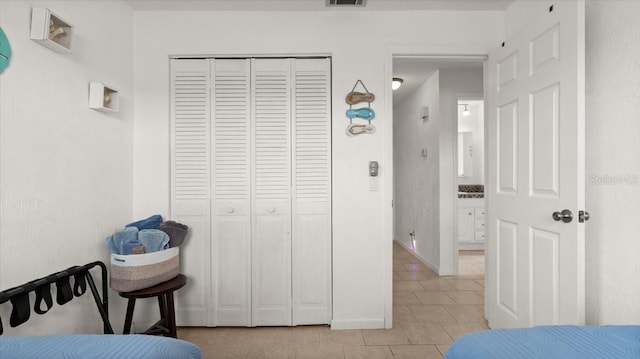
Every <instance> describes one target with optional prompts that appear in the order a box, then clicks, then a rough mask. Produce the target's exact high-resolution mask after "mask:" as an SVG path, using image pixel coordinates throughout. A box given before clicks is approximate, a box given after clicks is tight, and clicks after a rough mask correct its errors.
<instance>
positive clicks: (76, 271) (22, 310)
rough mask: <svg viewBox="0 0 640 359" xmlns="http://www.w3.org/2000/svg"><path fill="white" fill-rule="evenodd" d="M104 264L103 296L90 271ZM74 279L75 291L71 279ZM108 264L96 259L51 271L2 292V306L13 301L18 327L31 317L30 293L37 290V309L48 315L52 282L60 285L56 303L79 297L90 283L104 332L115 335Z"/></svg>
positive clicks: (39, 312)
mask: <svg viewBox="0 0 640 359" xmlns="http://www.w3.org/2000/svg"><path fill="white" fill-rule="evenodd" d="M95 267H100V270H101V275H102V297H100V294H99V293H98V289H97V288H96V284H95V281H94V280H93V276H92V275H91V273H90V272H89V270H90V269H92V268H95ZM70 277H73V278H74V284H73V291H72V290H71V285H70V282H69V278H70ZM107 281H108V278H107V267H106V266H105V264H104V263H103V262H100V261H96V262H91V263H87V264H85V265H82V266H73V267H70V268H67V269H65V270H63V271H60V272H56V273H53V274H50V275H48V276H46V277H42V278H39V279H36V280H32V281H30V282H27V283H24V284H22V285H19V286H17V287H13V288H10V289H7V290H3V291H2V292H0V305H2V304H3V303H6V302H11V304H12V305H13V310H12V312H11V319H10V323H11V327H16V326H18V325H20V324H22V323H24V322H26V321H27V320H28V319H29V317H30V312H31V306H30V304H29V294H30V293H31V292H35V293H36V301H35V303H34V307H33V310H34V311H35V312H36V313H38V314H45V313H46V312H47V311H49V309H51V307H52V306H53V299H52V297H51V283H55V284H56V302H57V303H58V304H59V305H63V304H65V303H67V302H69V301H70V300H71V299H73V297H74V296H76V297H79V296H81V295H83V294H84V293H85V292H86V283H89V288H90V289H91V294H93V299H94V300H95V303H96V306H97V307H98V312H99V313H100V317H101V318H102V322H103V329H104V334H113V328H112V327H111V323H110V322H109V300H108V291H109V289H108V287H107ZM43 303H44V304H45V305H46V309H42V304H43ZM3 329H4V328H3V326H2V318H0V335H2V333H3V331H4V330H3Z"/></svg>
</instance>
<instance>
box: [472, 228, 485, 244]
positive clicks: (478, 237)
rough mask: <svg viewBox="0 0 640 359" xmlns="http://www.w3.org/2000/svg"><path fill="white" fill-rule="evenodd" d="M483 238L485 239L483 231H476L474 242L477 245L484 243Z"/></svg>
mask: <svg viewBox="0 0 640 359" xmlns="http://www.w3.org/2000/svg"><path fill="white" fill-rule="evenodd" d="M485 237H486V234H485V233H484V231H476V235H475V238H474V241H475V242H478V243H484V239H485Z"/></svg>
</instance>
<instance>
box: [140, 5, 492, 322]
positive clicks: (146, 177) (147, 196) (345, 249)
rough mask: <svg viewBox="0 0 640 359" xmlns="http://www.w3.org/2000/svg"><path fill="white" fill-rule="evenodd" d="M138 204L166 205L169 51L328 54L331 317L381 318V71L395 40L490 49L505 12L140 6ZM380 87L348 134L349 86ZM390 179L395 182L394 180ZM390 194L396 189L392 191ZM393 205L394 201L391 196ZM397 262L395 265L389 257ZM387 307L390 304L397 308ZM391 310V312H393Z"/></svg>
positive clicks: (384, 173) (384, 167) (164, 209)
mask: <svg viewBox="0 0 640 359" xmlns="http://www.w3.org/2000/svg"><path fill="white" fill-rule="evenodd" d="M134 26H135V48H136V52H135V83H136V110H135V117H136V123H135V130H134V132H135V140H134V143H135V149H134V163H135V166H134V168H135V170H134V214H135V215H136V216H138V217H140V216H145V215H148V214H149V213H153V212H159V213H162V214H165V215H166V214H168V213H169V145H168V138H169V133H168V130H169V104H168V99H169V61H168V59H169V56H170V55H193V54H209V55H225V54H232V55H247V54H254V55H268V54H293V55H296V54H298V55H301V54H329V55H331V56H332V72H333V103H332V105H333V158H334V161H333V189H334V193H333V205H334V207H333V318H334V321H333V324H334V327H342V328H345V327H353V326H356V327H380V326H382V325H384V319H385V304H386V305H387V306H388V305H390V303H385V301H384V298H385V293H386V292H388V293H390V291H391V288H389V284H390V283H391V281H390V280H389V281H385V278H390V276H391V273H385V268H384V265H383V263H385V261H386V262H390V260H391V253H390V248H391V245H390V241H391V238H384V236H383V223H384V220H383V219H384V212H385V203H384V194H385V193H384V192H383V191H378V192H370V191H369V178H368V170H367V168H368V162H369V161H371V160H377V161H380V188H381V189H384V188H386V187H388V186H386V184H387V183H388V181H390V180H391V178H390V175H391V173H392V171H391V163H385V162H384V161H383V158H384V155H385V149H384V138H385V134H386V133H388V132H387V131H392V129H391V128H390V126H389V124H390V122H389V121H390V119H389V118H385V116H384V114H385V87H386V86H390V79H387V78H384V71H385V68H384V64H385V61H386V57H385V56H386V54H387V50H386V49H387V48H388V47H389V46H392V45H399V44H403V45H405V44H406V45H424V44H430V45H443V44H449V45H473V46H476V47H484V48H486V49H487V50H488V49H489V48H490V47H492V46H493V45H495V44H496V43H498V38H500V37H501V35H502V34H503V13H502V12H492V11H483V12H438V11H434V12H427V11H397V12H387V11H366V10H364V11H341V10H327V11H314V12H296V11H288V12H287V11H268V12H257V11H256V12H254V11H243V12H233V11H220V12H213V11H200V12H190V11H184V12H164V11H141V12H136V13H135V25H134ZM358 79H361V80H362V81H364V83H365V85H366V86H367V88H368V89H369V90H370V91H371V92H373V93H375V94H376V102H374V103H373V104H372V106H373V108H374V110H375V111H376V114H377V117H376V119H375V120H374V125H375V126H376V127H377V132H376V133H375V134H374V135H369V136H359V137H353V138H352V137H347V136H346V135H345V134H344V130H345V127H346V126H347V124H348V121H347V119H346V118H345V116H344V111H345V110H346V109H347V108H348V106H347V105H346V104H345V103H344V96H345V95H346V93H347V92H349V91H350V90H351V88H352V87H353V84H354V83H355V82H356V80H358ZM389 188H390V187H389ZM388 198H391V196H390V193H389V194H388ZM386 206H390V203H388V204H386ZM389 268H390V267H389ZM386 313H390V310H389V311H387V312H386ZM389 316H390V315H387V320H389V319H390V317H389Z"/></svg>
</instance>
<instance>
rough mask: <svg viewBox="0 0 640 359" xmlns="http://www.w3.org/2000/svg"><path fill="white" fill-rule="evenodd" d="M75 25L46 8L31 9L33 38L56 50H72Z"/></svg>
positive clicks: (31, 35)
mask: <svg viewBox="0 0 640 359" xmlns="http://www.w3.org/2000/svg"><path fill="white" fill-rule="evenodd" d="M72 35H73V25H71V24H70V23H69V22H67V21H65V20H63V19H62V18H61V17H60V16H58V15H56V14H54V13H53V12H51V10H49V9H46V8H33V9H32V10H31V34H30V37H31V40H33V41H36V42H38V43H40V44H42V45H43V46H46V47H48V48H50V49H52V50H54V51H57V52H61V53H70V52H71V37H72Z"/></svg>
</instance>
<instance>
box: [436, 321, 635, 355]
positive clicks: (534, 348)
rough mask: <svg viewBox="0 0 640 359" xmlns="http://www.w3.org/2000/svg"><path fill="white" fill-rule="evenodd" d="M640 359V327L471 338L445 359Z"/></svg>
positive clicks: (549, 329)
mask: <svg viewBox="0 0 640 359" xmlns="http://www.w3.org/2000/svg"><path fill="white" fill-rule="evenodd" d="M463 358H464V359H469V358H473V359H501V358H505V359H506V358H509V359H513V358H518V359H542V358H544V359H608V358H611V359H614V358H615V359H627V358H629V359H631V358H633V359H638V358H640V325H629V326H599V327H598V326H569V325H563V326H541V327H535V328H524V329H494V330H486V331H482V332H476V333H472V334H467V335H465V336H463V337H461V338H459V339H458V340H456V341H455V342H454V343H453V345H452V346H451V347H450V348H449V350H448V351H447V354H446V355H445V359H463Z"/></svg>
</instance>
